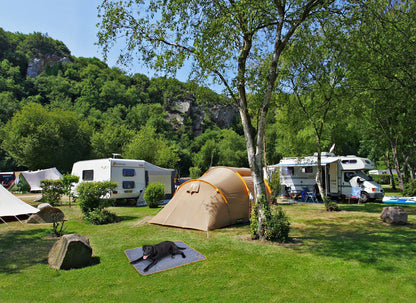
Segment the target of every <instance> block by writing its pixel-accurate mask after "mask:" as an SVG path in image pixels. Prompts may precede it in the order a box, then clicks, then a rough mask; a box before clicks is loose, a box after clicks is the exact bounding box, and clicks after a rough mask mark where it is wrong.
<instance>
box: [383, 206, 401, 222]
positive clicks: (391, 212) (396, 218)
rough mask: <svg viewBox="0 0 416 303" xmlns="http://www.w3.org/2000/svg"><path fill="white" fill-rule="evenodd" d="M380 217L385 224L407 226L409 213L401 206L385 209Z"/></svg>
mask: <svg viewBox="0 0 416 303" xmlns="http://www.w3.org/2000/svg"><path fill="white" fill-rule="evenodd" d="M380 217H381V219H382V220H383V222H386V223H389V224H398V225H404V224H407V213H406V211H405V210H404V209H403V207H400V206H389V207H384V208H383V212H382V213H381V216H380Z"/></svg>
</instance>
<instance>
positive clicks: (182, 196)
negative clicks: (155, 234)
mask: <svg viewBox="0 0 416 303" xmlns="http://www.w3.org/2000/svg"><path fill="white" fill-rule="evenodd" d="M251 193H254V190H253V181H252V177H251V172H250V170H249V169H248V168H236V167H224V166H219V167H213V168H211V169H209V170H208V171H207V172H206V173H205V174H204V175H203V176H202V177H201V178H199V179H194V180H189V181H187V182H185V183H183V184H182V185H181V186H180V187H179V188H178V189H177V190H176V193H175V195H174V196H173V198H172V199H171V200H170V202H169V203H168V204H167V205H166V206H165V207H164V208H163V209H162V210H161V211H160V212H159V213H158V214H157V215H156V216H155V217H153V219H152V220H150V223H153V224H160V225H167V226H175V227H181V228H191V229H197V230H203V231H207V230H213V229H217V228H221V227H225V226H228V225H232V224H236V223H241V222H247V221H248V220H249V217H250V196H251Z"/></svg>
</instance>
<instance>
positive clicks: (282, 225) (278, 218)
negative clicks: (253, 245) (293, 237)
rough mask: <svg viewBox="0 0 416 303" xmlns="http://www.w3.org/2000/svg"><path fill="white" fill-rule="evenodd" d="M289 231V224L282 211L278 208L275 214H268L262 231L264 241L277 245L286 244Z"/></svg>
mask: <svg viewBox="0 0 416 303" xmlns="http://www.w3.org/2000/svg"><path fill="white" fill-rule="evenodd" d="M289 231H290V222H289V218H288V217H287V216H286V213H285V212H284V210H283V209H282V208H281V207H279V208H278V209H277V211H276V213H271V212H270V214H269V218H267V219H266V228H265V230H264V235H265V238H266V240H268V241H272V242H279V243H285V242H288V241H289V240H290V238H289Z"/></svg>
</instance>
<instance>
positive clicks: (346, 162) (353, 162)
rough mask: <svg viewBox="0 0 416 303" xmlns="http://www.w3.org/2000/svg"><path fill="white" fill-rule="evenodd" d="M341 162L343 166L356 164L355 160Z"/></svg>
mask: <svg viewBox="0 0 416 303" xmlns="http://www.w3.org/2000/svg"><path fill="white" fill-rule="evenodd" d="M341 162H342V163H343V164H356V163H357V160H342V161H341Z"/></svg>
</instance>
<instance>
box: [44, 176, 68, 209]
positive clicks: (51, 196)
mask: <svg viewBox="0 0 416 303" xmlns="http://www.w3.org/2000/svg"><path fill="white" fill-rule="evenodd" d="M40 186H41V188H42V201H43V202H45V203H49V204H50V205H52V206H54V205H57V204H59V203H60V202H61V197H62V195H63V194H64V193H65V188H64V185H63V183H62V180H61V179H59V180H42V181H41V182H40Z"/></svg>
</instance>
